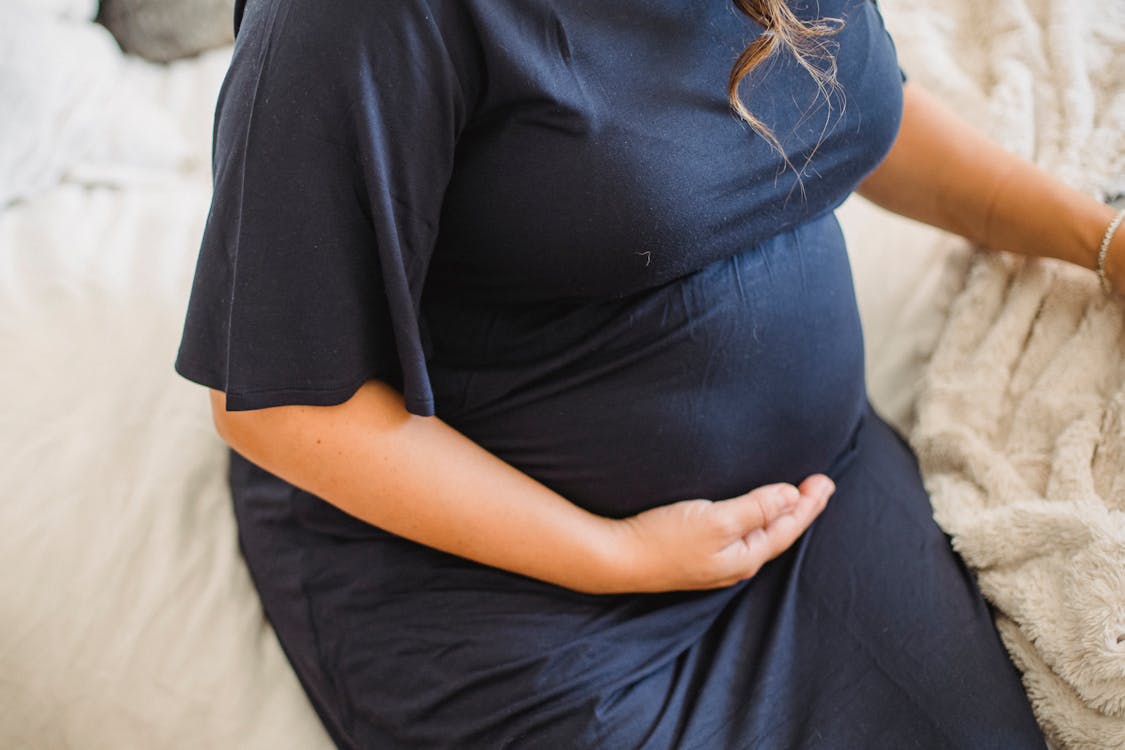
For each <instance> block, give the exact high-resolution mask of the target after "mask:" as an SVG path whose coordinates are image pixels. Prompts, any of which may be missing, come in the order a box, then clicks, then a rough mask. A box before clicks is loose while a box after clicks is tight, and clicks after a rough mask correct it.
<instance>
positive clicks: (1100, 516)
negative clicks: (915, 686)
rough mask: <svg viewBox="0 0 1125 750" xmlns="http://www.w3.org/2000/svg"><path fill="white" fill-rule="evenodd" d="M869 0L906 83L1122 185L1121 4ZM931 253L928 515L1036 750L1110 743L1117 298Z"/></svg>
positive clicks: (1119, 673) (1114, 713)
mask: <svg viewBox="0 0 1125 750" xmlns="http://www.w3.org/2000/svg"><path fill="white" fill-rule="evenodd" d="M885 5H886V6H887V7H886V10H885V12H886V13H887V15H888V17H889V19H890V20H891V22H892V23H893V24H894V28H895V29H896V30H897V31H896V41H897V44H898V48H899V50H900V54H901V56H902V57H903V58H904V65H905V67H906V68H907V70H908V72H910V73H911V74H912V76H913V78H914V79H916V80H919V81H923V82H924V83H925V84H926V85H927V86H928V87H929V88H932V89H934V90H936V91H938V92H939V93H941V94H943V96H944V97H945V98H946V99H947V100H949V101H952V102H953V103H955V104H956V105H957V106H958V108H959V109H960V110H961V111H962V112H967V113H968V114H969V115H970V116H971V117H973V118H974V119H975V120H976V121H977V122H978V123H980V124H981V125H982V126H983V127H985V128H986V129H988V130H990V131H991V132H992V134H993V135H994V136H995V137H997V138H998V139H999V140H1001V141H1002V142H1004V143H1005V144H1006V145H1007V146H1009V147H1010V148H1012V149H1013V150H1015V151H1017V152H1019V153H1022V154H1023V155H1025V156H1027V157H1029V158H1031V159H1033V160H1034V161H1036V162H1038V163H1039V164H1040V165H1042V166H1044V167H1045V168H1047V169H1048V170H1050V171H1052V172H1053V173H1055V174H1057V175H1059V176H1060V177H1062V178H1063V179H1064V180H1066V181H1068V182H1069V183H1070V184H1072V185H1074V186H1076V187H1078V188H1080V189H1083V190H1086V191H1088V192H1090V193H1092V194H1096V195H1101V196H1104V195H1108V194H1113V193H1117V192H1120V191H1121V190H1122V188H1123V187H1125V3H1106V2H1095V1H1093V0H1083V1H1080V2H1065V3H1064V2H1049V1H1048V0H997V2H991V3H973V2H969V1H968V0H959V1H958V2H954V3H944V4H942V5H941V7H940V9H938V6H935V5H934V4H933V3H930V2H925V1H924V0H887V1H886V2H885ZM939 13H940V16H939V15H938V14H939ZM1034 210H1035V207H1034V206H1029V207H1028V211H1034ZM1093 251H1094V248H1091V253H1093ZM1091 257H1092V256H1091ZM946 263H947V264H948V265H947V267H946V271H947V272H948V273H950V274H952V275H953V276H954V277H955V278H956V282H955V283H954V285H953V288H954V290H955V291H954V294H953V295H952V299H951V302H950V311H949V316H948V320H947V322H946V325H945V327H944V330H943V331H942V333H941V335H940V337H939V339H938V342H937V346H936V350H935V351H934V353H933V356H932V359H931V360H930V362H929V363H928V364H927V365H926V367H925V370H924V374H923V378H922V380H921V382H920V387H919V392H918V400H917V403H916V405H915V411H914V415H913V425H912V428H911V429H910V432H909V439H910V442H911V444H912V446H913V447H914V449H915V451H916V452H917V453H918V456H919V459H920V463H921V467H922V472H923V475H924V477H925V481H926V486H927V488H928V489H929V491H930V493H931V495H932V499H933V504H934V509H935V517H936V519H937V521H938V523H939V524H940V525H941V526H942V528H943V529H944V530H945V531H946V532H947V533H948V534H950V535H951V536H952V538H953V545H954V547H955V548H956V549H957V551H958V552H959V553H960V554H961V555H962V556H963V557H964V559H965V561H966V562H967V564H968V565H969V566H970V568H971V569H972V570H973V571H974V572H975V573H976V575H977V576H978V580H979V582H980V586H981V589H982V591H983V593H984V594H985V596H986V598H987V599H988V600H989V601H990V603H991V604H992V605H993V606H994V607H995V609H996V621H997V625H998V627H999V630H1000V633H1001V636H1002V638H1003V640H1004V643H1005V644H1006V646H1007V647H1008V650H1009V653H1010V654H1011V655H1012V657H1013V660H1014V661H1015V662H1016V664H1017V666H1019V668H1020V670H1021V671H1022V672H1023V678H1024V684H1025V686H1026V688H1027V690H1028V693H1029V696H1030V698H1031V701H1032V705H1033V708H1034V710H1035V712H1036V716H1037V718H1038V719H1039V722H1040V724H1041V726H1042V727H1043V728H1044V731H1045V732H1046V734H1047V737H1048V740H1049V741H1050V742H1051V743H1052V745H1053V746H1055V747H1058V748H1073V749H1075V750H1077V749H1079V748H1082V749H1085V748H1121V747H1125V332H1123V331H1125V326H1123V324H1125V304H1123V300H1122V298H1120V297H1109V296H1106V295H1104V294H1103V293H1102V292H1101V291H1100V289H1099V287H1098V284H1097V281H1096V279H1095V277H1094V275H1093V274H1092V273H1090V272H1089V271H1086V270H1083V269H1080V268H1077V267H1075V266H1068V265H1067V264H1063V263H1061V262H1057V261H1051V260H1041V259H1029V258H1024V257H1023V256H1014V255H1007V254H1004V255H1000V254H996V253H992V252H987V251H984V250H977V251H975V252H971V253H956V254H952V255H950V256H949V257H948V259H947V260H946Z"/></svg>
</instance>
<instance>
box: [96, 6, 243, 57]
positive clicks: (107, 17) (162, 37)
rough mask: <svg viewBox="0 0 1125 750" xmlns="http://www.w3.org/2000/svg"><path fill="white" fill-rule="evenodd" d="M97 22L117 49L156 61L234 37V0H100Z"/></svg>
mask: <svg viewBox="0 0 1125 750" xmlns="http://www.w3.org/2000/svg"><path fill="white" fill-rule="evenodd" d="M98 21H100V22H101V23H103V24H105V26H106V27H107V28H108V29H109V30H110V31H111V32H112V33H113V36H114V37H116V38H117V43H118V44H120V45H121V49H123V50H125V51H126V52H128V53H130V54H134V55H140V56H141V57H144V58H147V59H149V60H153V61H156V62H168V61H170V60H177V59H179V58H181V57H191V56H192V55H197V54H199V53H200V52H203V51H205V50H209V49H212V48H213V47H220V46H222V45H224V44H229V43H231V42H232V41H233V40H234V36H233V33H234V32H233V29H234V0H102V4H101V10H100V11H99V12H98Z"/></svg>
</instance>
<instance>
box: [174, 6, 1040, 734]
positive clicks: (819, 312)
mask: <svg viewBox="0 0 1125 750" xmlns="http://www.w3.org/2000/svg"><path fill="white" fill-rule="evenodd" d="M792 7H793V9H794V10H795V12H797V13H798V15H800V16H802V17H806V18H808V17H812V16H813V15H815V14H824V15H829V16H835V17H839V18H841V19H842V20H843V21H844V22H845V24H844V26H843V28H842V30H841V31H840V32H839V33H838V34H837V35H836V36H835V37H833V39H832V45H833V47H832V52H833V54H834V56H835V59H836V61H837V64H838V66H839V71H838V80H839V84H840V86H839V89H838V90H834V91H832V92H829V95H828V96H827V98H825V97H823V96H820V95H819V94H818V92H817V90H816V87H815V85H814V84H813V82H812V80H811V79H810V78H809V77H808V75H807V74H806V73H805V72H804V71H803V70H801V69H800V67H799V66H798V65H797V64H796V63H795V62H794V61H793V60H791V59H789V58H786V57H784V56H783V57H780V58H778V59H776V60H774V61H771V62H770V63H769V64H767V65H765V66H763V68H762V69H761V70H759V71H757V72H755V73H754V75H752V76H751V77H750V79H749V80H748V81H746V82H745V84H744V86H743V94H744V98H745V100H746V102H747V104H748V105H749V107H750V108H751V110H752V111H753V112H754V113H755V114H756V115H757V116H759V117H761V119H762V120H763V121H764V122H765V123H766V124H767V125H768V126H769V127H770V128H771V130H772V132H774V133H775V134H776V135H777V137H778V138H779V139H780V140H781V143H782V144H783V146H784V150H785V153H786V154H787V155H788V157H789V160H790V161H789V163H788V164H787V163H785V162H784V161H783V160H782V159H781V158H780V157H779V155H778V154H777V153H775V152H774V151H773V150H772V149H771V147H770V145H769V144H768V143H767V142H766V141H765V140H764V139H762V138H761V137H759V136H758V135H757V134H755V133H754V132H752V131H751V130H750V129H749V128H747V127H746V126H745V125H744V124H743V123H741V122H740V121H739V120H738V119H737V118H735V117H734V116H733V115H732V114H731V112H730V110H729V107H728V105H727V102H726V97H725V81H726V77H727V74H728V72H729V69H730V66H731V64H732V62H733V60H734V58H735V56H736V55H737V54H738V52H739V51H741V50H742V49H743V48H744V47H745V45H746V44H747V43H749V42H750V41H751V40H753V39H754V38H755V37H756V35H757V34H759V33H761V29H760V28H758V27H757V26H756V25H755V24H754V23H752V22H751V21H749V20H748V19H746V18H745V17H744V16H742V15H741V14H738V13H736V12H735V11H734V10H733V9H732V7H731V6H730V4H729V3H728V2H724V1H720V0H706V1H704V0H696V1H695V2H684V1H683V0H679V1H677V2H672V0H645V1H644V2H641V0H620V1H616V2H606V1H605V0H591V1H584V0H456V1H455V0H412V1H411V2H406V1H405V0H383V1H381V2H370V1H364V2H360V1H359V0H338V2H334V3H312V2H311V0H271V1H270V2H266V0H248V2H246V3H245V4H244V5H243V4H240V5H239V7H238V10H237V14H236V19H237V23H238V36H237V41H236V46H235V53H234V58H233V61H232V64H231V69H230V73H229V75H228V76H227V79H226V80H225V82H224V85H223V89H222V92H221V93H220V97H219V102H218V109H217V116H216V130H215V152H214V172H215V184H214V188H215V192H214V199H213V202H212V206H211V213H210V215H209V217H208V221H207V225H206V229H205V233H204V237H203V241H202V246H201V250H200V257H199V263H198V266H197V272H196V278H195V283H194V285H193V288H192V293H191V299H190V302H189V307H188V311H187V319H186V322H185V328H184V335H183V339H182V341H181V347H180V351H179V354H178V356H177V359H176V363H175V365H176V369H177V371H178V372H180V373H181V374H182V375H184V376H185V377H187V378H189V379H191V380H194V381H196V382H199V383H202V384H205V385H208V386H211V387H213V388H219V389H222V390H224V391H225V392H226V394H227V405H228V408H231V409H256V408H263V407H268V406H275V405H280V404H294V403H306V404H332V403H339V402H341V401H343V400H345V399H346V398H348V397H349V396H350V395H351V394H352V393H353V392H354V391H355V389H356V388H357V387H358V386H359V384H360V383H362V382H363V381H364V380H365V379H367V378H370V377H379V378H382V379H384V380H387V381H388V382H390V383H392V384H394V385H396V386H397V387H399V388H401V389H402V390H403V392H404V394H405V397H406V403H407V407H408V408H409V409H410V410H411V411H412V412H414V413H415V414H419V415H424V416H428V415H431V414H436V415H437V416H439V417H441V418H442V419H444V420H445V421H447V422H448V423H450V424H451V425H453V426H454V427H456V428H457V429H459V430H461V431H462V432H463V433H464V434H466V435H467V436H469V437H470V438H471V439H473V440H475V441H476V442H478V443H479V444H480V445H482V446H484V447H485V448H486V449H488V450H489V451H491V452H493V453H495V454H496V455H498V456H500V457H501V458H503V459H504V460H506V461H508V462H510V463H511V464H512V465H514V466H516V467H517V468H519V469H521V470H522V471H524V472H526V473H528V474H529V475H530V476H532V477H534V478H536V479H537V480H539V481H541V482H543V483H545V484H546V485H548V486H550V487H552V488H554V489H555V490H557V491H558V492H560V493H561V494H563V495H564V496H565V497H567V498H569V499H570V500H571V501H573V502H575V503H577V504H578V505H581V506H582V507H585V508H588V509H591V510H593V511H595V512H597V513H601V514H604V515H607V516H625V515H629V514H632V513H636V512H638V511H641V510H644V509H645V508H650V507H653V506H655V505H658V504H661V503H666V502H670V501H674V500H680V499H685V498H693V497H709V498H716V499H717V498H725V497H729V496H732V495H735V494H739V493H742V492H745V491H746V490H748V489H750V488H752V487H755V486H758V485H761V484H764V483H768V482H774V481H781V480H788V481H799V480H800V479H802V478H803V477H805V476H806V475H808V474H810V473H813V472H817V471H827V472H829V473H831V474H832V475H833V476H834V477H835V478H836V479H837V482H838V490H837V493H836V496H835V498H834V499H833V500H832V502H831V503H830V505H829V508H828V510H827V511H826V512H825V514H824V515H823V516H822V517H821V519H820V520H818V521H817V523H816V525H815V526H814V527H813V529H811V530H810V531H809V532H808V533H807V534H806V535H804V537H803V538H802V540H801V541H800V543H799V544H798V545H796V546H795V547H794V548H793V549H792V550H790V551H789V552H788V553H787V554H786V555H785V556H784V557H782V558H780V559H779V560H777V561H775V562H773V563H770V564H769V565H768V566H767V567H766V568H765V569H763V571H762V572H761V573H760V574H759V575H758V576H756V577H755V578H754V579H753V580H752V581H750V582H748V583H745V584H742V585H739V586H735V587H732V588H729V589H725V590H722V591H716V592H707V593H672V594H665V595H644V596H640V595H636V596H611V597H596V596H586V595H582V594H577V593H575V592H572V591H567V590H563V589H560V588H557V587H554V586H551V585H548V584H545V583H541V582H538V581H533V580H529V579H526V578H524V577H521V576H518V575H515V574H511V573H506V572H503V571H498V570H494V569H490V568H486V567H482V566H480V565H477V564H474V563H470V562H467V561H464V560H461V559H458V558H455V557H451V556H448V555H444V554H441V553H438V552H436V551H433V550H430V549H427V548H424V547H420V546H418V545H415V544H413V543H410V542H407V541H405V540H402V539H399V538H397V537H395V536H393V535H391V534H388V533H385V532H383V531H380V530H379V529H376V528H373V527H371V526H369V525H367V524H365V523H363V522H361V521H359V520H357V519H355V518H352V517H350V516H348V515H346V514H344V513H343V512H341V511H339V510H337V509H336V508H335V507H333V506H332V505H330V504H329V503H326V502H324V501H323V500H321V499H319V498H317V497H313V496H312V495H309V494H308V493H305V492H303V491H301V490H299V489H297V488H295V487H292V486H290V485H288V484H287V483H285V482H284V481H282V480H280V479H279V478H277V477H275V476H272V475H271V474H269V473H267V472H266V471H264V470H262V469H261V468H259V467H256V466H254V465H253V464H252V463H250V462H248V461H246V460H245V459H244V458H243V457H241V456H239V455H238V454H237V453H234V452H232V454H231V474H230V482H231V488H232V493H233V496H234V503H235V510H236V513H237V517H238V522H239V529H240V540H241V544H242V549H243V551H244V554H245V557H246V560H247V563H248V564H249V567H250V570H251V572H252V574H253V576H254V580H255V584H256V586H257V587H258V590H259V592H260V593H261V596H262V601H263V604H264V606H265V611H266V614H267V616H268V617H269V619H270V621H271V622H272V623H273V625H274V627H275V629H276V631H277V633H278V636H279V638H280V640H281V643H282V645H283V647H284V648H285V650H286V653H287V654H288V656H289V658H290V660H291V662H292V663H293V665H294V668H295V670H296V672H297V674H298V676H299V677H300V679H301V681H302V684H303V685H304V686H305V688H306V690H307V691H308V694H309V696H310V698H311V699H312V701H313V704H314V706H316V708H317V710H318V712H319V713H320V715H321V717H322V719H323V720H324V722H325V725H326V726H327V727H328V728H329V731H330V732H332V734H333V737H334V739H335V740H336V741H337V742H338V743H339V744H340V745H341V746H343V747H358V748H395V747H426V746H435V747H459V748H462V747H482V748H497V747H509V746H511V747H534V748H544V747H546V748H562V747H566V748H570V747H576V748H584V747H589V748H613V749H616V748H631V747H651V748H666V747H695V748H719V749H720V750H725V749H727V748H731V749H733V748H750V747H763V748H786V747H828V748H879V747H888V748H891V747H893V748H902V747H924V748H946V747H949V748H966V747H972V748H990V747H995V748H1025V747H1041V746H1042V741H1041V739H1040V738H1039V735H1038V730H1037V729H1036V727H1035V723H1034V720H1033V718H1032V716H1031V713H1030V710H1029V708H1028V705H1027V700H1026V698H1025V696H1024V694H1023V691H1022V688H1021V687H1020V684H1019V680H1018V675H1017V674H1016V672H1015V671H1014V669H1013V668H1012V665H1011V664H1010V662H1009V661H1008V659H1007V657H1006V655H1005V653H1004V651H1003V648H1002V647H1001V645H1000V643H999V641H998V640H997V637H996V633H995V630H994V629H993V626H992V622H991V618H990V615H989V612H988V610H987V607H986V606H985V604H984V602H983V601H982V600H981V598H980V595H979V593H978V592H977V590H976V588H975V586H974V585H973V581H972V579H971V577H970V576H969V575H968V574H967V572H966V571H965V570H964V568H963V567H962V566H961V564H960V562H959V560H958V559H957V557H956V556H955V555H954V554H953V553H952V551H951V550H950V548H949V545H948V541H947V540H946V539H945V537H944V536H942V534H941V533H940V531H939V530H938V529H937V527H936V526H935V525H934V523H933V521H932V519H931V518H930V509H929V504H928V499H927V497H926V494H925V491H924V490H923V488H922V485H921V480H920V477H919V475H918V471H917V466H916V464H915V462H914V460H913V456H912V455H911V453H910V451H909V449H908V448H907V447H906V446H905V445H904V444H903V443H902V442H901V440H900V439H899V438H898V437H897V436H896V435H895V434H894V433H893V432H892V431H891V430H890V428H889V427H887V425H886V424H885V423H883V422H882V420H880V419H879V418H878V416H877V415H876V414H875V413H874V412H873V411H871V409H870V405H869V404H868V401H867V395H866V390H865V384H864V362H863V336H862V331H861V328H860V323H859V317H858V314H857V310H856V304H855V296H854V292H853V288H852V280H851V272H850V268H849V265H848V258H847V252H846V248H845V246H844V241H843V236H842V234H841V232H840V228H839V226H838V224H837V223H836V220H835V217H834V216H833V214H832V210H833V209H834V208H835V207H836V206H837V205H838V204H839V203H840V202H841V201H842V200H843V199H844V198H845V197H846V196H847V195H848V194H849V193H850V192H851V191H852V190H853V189H854V188H855V186H856V185H857V184H858V183H859V181H860V180H861V179H862V178H863V177H864V176H865V175H866V174H867V173H869V172H870V170H872V169H873V168H874V167H875V166H876V165H877V163H878V162H879V160H880V159H881V158H882V156H883V155H884V154H885V153H886V151H887V149H889V147H890V145H891V143H892V141H893V138H894V136H895V133H896V132H897V128H898V124H899V119H900V115H901V106H902V89H901V86H902V84H901V81H902V76H901V74H900V71H899V69H898V67H897V63H896V59H895V55H894V49H893V46H892V44H891V42H890V39H889V37H888V36H887V34H886V32H885V30H884V28H883V26H882V22H881V19H880V17H879V15H878V12H877V10H876V9H875V6H874V5H873V4H872V3H870V2H868V0H824V2H820V3H815V2H794V3H792ZM435 469H436V470H440V467H435Z"/></svg>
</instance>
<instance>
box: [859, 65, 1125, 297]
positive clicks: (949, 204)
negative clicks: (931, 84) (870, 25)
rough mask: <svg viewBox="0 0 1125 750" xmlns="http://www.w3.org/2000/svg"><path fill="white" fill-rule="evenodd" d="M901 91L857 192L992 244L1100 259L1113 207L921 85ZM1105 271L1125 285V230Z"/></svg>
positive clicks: (1082, 261) (1089, 264) (1087, 262)
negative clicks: (892, 120)
mask: <svg viewBox="0 0 1125 750" xmlns="http://www.w3.org/2000/svg"><path fill="white" fill-rule="evenodd" d="M903 96H904V108H903V117H902V128H901V130H900V131H899V134H898V138H897V139H896V140H895V143H894V146H893V147H892V148H891V150H890V153H888V154H887V157H886V159H884V161H883V162H882V164H880V165H879V167H878V168H876V169H875V171H874V172H872V173H871V174H870V175H869V176H868V177H867V179H865V180H864V181H863V183H862V184H861V185H860V187H859V190H858V192H859V193H860V194H861V195H862V196H864V197H865V198H867V199H869V200H871V201H872V202H874V203H876V204H878V205H880V206H882V207H883V208H886V209H888V210H890V211H894V212H895V213H898V214H902V215H903V216H907V217H910V218H912V219H917V220H919V221H923V222H925V223H927V224H932V225H934V226H936V227H940V228H941V229H945V230H948V231H951V232H955V233H957V234H960V235H962V236H964V237H966V238H968V239H969V240H972V241H973V242H974V243H976V244H978V245H981V246H984V247H987V248H990V249H993V250H1007V251H1010V252H1015V253H1022V254H1024V255H1036V256H1044V257H1053V258H1059V259H1061V260H1065V261H1069V262H1071V263H1075V264H1078V265H1080V266H1084V267H1086V268H1091V269H1092V268H1094V267H1095V266H1096V264H1097V251H1098V246H1099V245H1100V244H1101V241H1102V237H1103V236H1104V234H1105V231H1106V227H1107V226H1108V225H1109V223H1110V221H1112V219H1113V217H1114V211H1113V209H1112V208H1110V207H1109V206H1107V205H1105V204H1103V203H1099V202H1098V201H1097V200H1095V199H1094V198H1091V197H1090V196H1088V195H1085V194H1084V193H1082V192H1080V191H1078V190H1074V189H1073V188H1070V187H1068V186H1067V185H1065V184H1063V183H1062V182H1061V181H1059V180H1057V179H1055V178H1054V177H1052V176H1051V175H1049V174H1048V173H1046V172H1044V171H1043V170H1041V169H1039V168H1038V167H1036V166H1035V165H1034V164H1032V163H1031V162H1029V161H1027V160H1025V159H1022V158H1020V157H1018V156H1016V155H1014V154H1012V153H1010V152H1008V151H1005V150H1004V149H1003V148H1001V147H1000V146H999V145H998V144H996V143H995V142H993V141H992V140H990V139H988V138H987V137H986V136H984V135H983V134H982V133H980V132H979V131H977V130H975V129H974V128H973V127H972V126H970V125H969V124H968V123H966V122H965V121H964V120H962V119H961V118H960V117H958V116H957V115H956V114H955V113H954V112H953V111H952V110H950V109H949V108H948V107H946V106H945V105H944V104H942V103H941V102H940V101H939V100H938V99H937V98H936V97H934V96H933V95H932V94H929V93H927V92H926V91H925V90H924V89H922V88H920V87H919V86H918V85H917V84H914V83H909V82H908V83H907V84H906V85H905V87H904V90H903ZM1106 273H1107V276H1108V277H1109V279H1110V281H1111V282H1113V285H1114V287H1115V288H1116V289H1118V290H1125V231H1123V232H1119V233H1118V234H1117V235H1116V236H1115V237H1114V240H1113V243H1112V245H1111V246H1110V250H1109V255H1108V257H1107V260H1106Z"/></svg>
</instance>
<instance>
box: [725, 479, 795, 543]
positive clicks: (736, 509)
mask: <svg viewBox="0 0 1125 750" xmlns="http://www.w3.org/2000/svg"><path fill="white" fill-rule="evenodd" d="M800 499H801V493H800V491H799V490H798V489H797V488H796V487H794V486H793V485H791V484H767V485H765V486H764V487H758V488H756V489H754V490H752V491H750V492H747V493H746V494H745V495H739V496H738V497H733V498H731V499H730V500H722V501H720V502H718V503H715V508H716V510H718V511H719V512H721V513H723V514H725V515H726V516H727V518H729V525H728V526H726V528H725V530H726V531H727V533H728V534H729V535H730V537H731V538H735V537H742V536H746V535H747V534H748V533H750V532H751V531H753V530H754V529H758V528H762V527H763V526H767V525H769V524H770V523H771V522H772V521H773V520H774V519H776V518H778V517H780V516H782V515H785V514H786V513H788V512H790V511H791V510H793V508H794V507H796V505H797V502H798V501H799V500H800Z"/></svg>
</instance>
